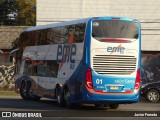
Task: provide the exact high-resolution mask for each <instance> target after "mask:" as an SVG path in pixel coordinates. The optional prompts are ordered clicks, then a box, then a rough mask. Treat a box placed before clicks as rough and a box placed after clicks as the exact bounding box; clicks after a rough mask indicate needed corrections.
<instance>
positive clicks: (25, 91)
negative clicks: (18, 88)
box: [22, 83, 27, 96]
mask: <svg viewBox="0 0 160 120" xmlns="http://www.w3.org/2000/svg"><path fill="white" fill-rule="evenodd" d="M22 93H23V95H24V96H27V85H26V84H25V83H23V84H22Z"/></svg>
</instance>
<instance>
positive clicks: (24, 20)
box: [0, 0, 36, 26]
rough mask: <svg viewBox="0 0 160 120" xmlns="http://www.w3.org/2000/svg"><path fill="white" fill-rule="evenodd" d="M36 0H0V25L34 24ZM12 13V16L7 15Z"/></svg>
mask: <svg viewBox="0 0 160 120" xmlns="http://www.w3.org/2000/svg"><path fill="white" fill-rule="evenodd" d="M35 4H36V0H0V24H1V25H23V26H34V25H36V9H35V7H36V6H35ZM9 14H10V15H13V14H14V16H12V17H10V16H9Z"/></svg>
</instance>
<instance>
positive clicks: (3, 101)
mask: <svg viewBox="0 0 160 120" xmlns="http://www.w3.org/2000/svg"><path fill="white" fill-rule="evenodd" d="M6 111H7V112H11V113H15V114H14V115H13V116H14V117H15V116H16V115H18V114H17V113H20V114H27V115H28V113H37V115H40V116H42V117H43V118H44V117H45V118H46V119H49V118H48V117H54V118H56V119H57V120H61V119H62V118H65V119H67V120H68V119H73V120H76V119H77V120H79V119H81V118H82V117H83V120H85V119H86V120H87V119H92V120H94V119H98V120H101V119H106V118H108V117H110V120H112V119H114V118H115V119H120V120H122V119H121V118H123V120H125V119H128V117H131V118H129V119H130V120H132V119H133V120H134V119H135V115H139V116H137V118H139V117H140V119H142V118H143V117H145V118H144V119H145V120H149V117H151V116H150V114H152V115H157V116H159V117H160V102H159V103H149V102H147V101H140V102H138V103H134V104H126V105H124V104H122V105H120V106H119V108H118V109H116V110H114V109H110V108H95V107H94V106H93V105H87V104H86V105H83V106H80V107H76V108H73V109H69V108H65V107H58V106H57V105H56V103H55V101H53V100H50V99H41V100H40V101H25V100H22V99H21V98H20V97H2V96H1V97H0V112H1V116H2V112H6ZM147 114H148V115H149V116H147ZM143 115H144V116H143ZM152 118H154V120H156V119H157V120H158V119H160V118H158V117H155V116H152ZM12 119H15V118H13V117H12V118H10V120H12ZM18 119H20V118H19V117H18ZM34 120H35V118H34ZM138 120H139V119H138Z"/></svg>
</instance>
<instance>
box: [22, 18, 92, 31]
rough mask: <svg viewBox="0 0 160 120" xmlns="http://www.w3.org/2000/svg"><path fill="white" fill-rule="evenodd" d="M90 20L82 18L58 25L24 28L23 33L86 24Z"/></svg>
mask: <svg viewBox="0 0 160 120" xmlns="http://www.w3.org/2000/svg"><path fill="white" fill-rule="evenodd" d="M90 19H91V18H84V19H77V20H72V21H65V22H59V23H53V24H47V25H39V26H35V27H30V28H26V29H25V30H24V31H23V32H28V31H34V30H41V29H47V28H52V27H60V26H64V25H72V24H78V23H86V22H88V20H90Z"/></svg>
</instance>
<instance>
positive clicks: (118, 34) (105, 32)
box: [92, 20, 138, 39]
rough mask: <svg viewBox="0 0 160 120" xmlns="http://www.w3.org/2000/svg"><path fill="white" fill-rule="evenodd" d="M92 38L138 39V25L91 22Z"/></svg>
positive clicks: (106, 21) (113, 21) (114, 21)
mask: <svg viewBox="0 0 160 120" xmlns="http://www.w3.org/2000/svg"><path fill="white" fill-rule="evenodd" d="M92 37H93V38H95V39H98V38H128V39H138V24H137V23H135V22H129V21H118V20H94V21H93V22H92Z"/></svg>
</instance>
